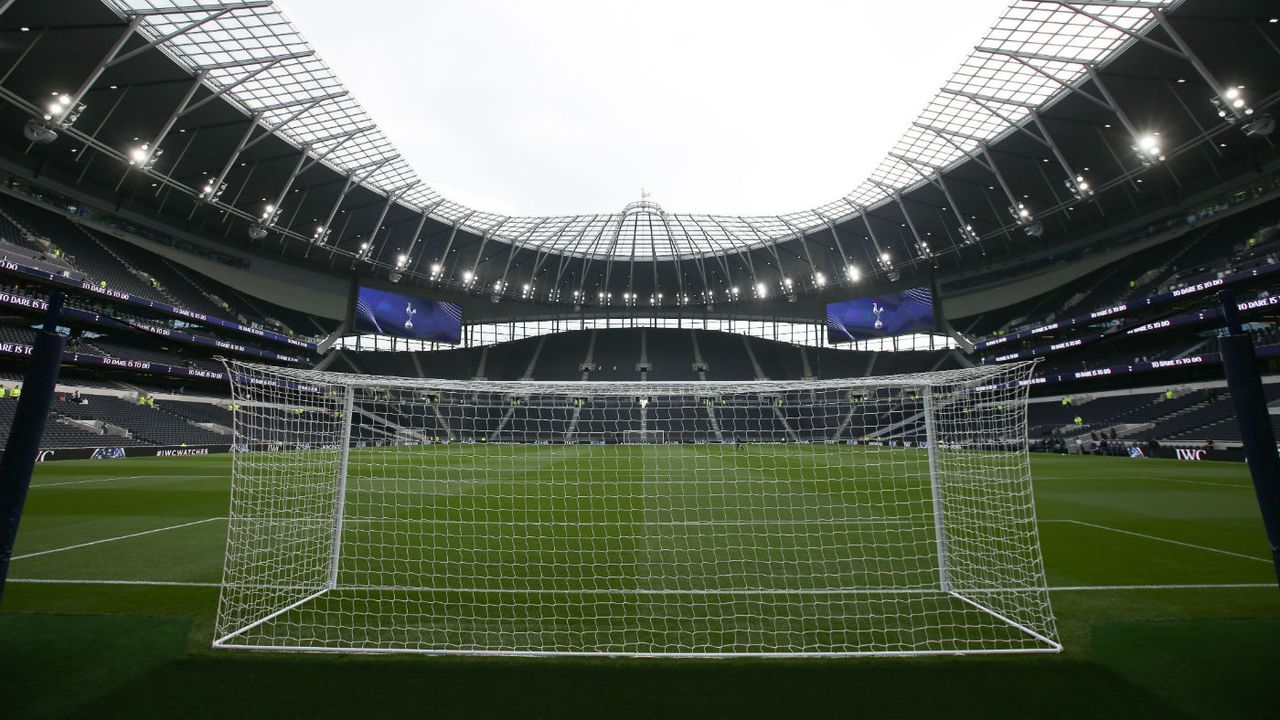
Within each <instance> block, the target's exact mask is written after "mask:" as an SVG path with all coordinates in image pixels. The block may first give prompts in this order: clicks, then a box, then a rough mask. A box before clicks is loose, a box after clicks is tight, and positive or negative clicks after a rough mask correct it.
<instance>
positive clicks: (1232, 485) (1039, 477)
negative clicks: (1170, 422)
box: [1032, 475, 1253, 490]
mask: <svg viewBox="0 0 1280 720" xmlns="http://www.w3.org/2000/svg"><path fill="white" fill-rule="evenodd" d="M1125 478H1136V479H1138V480H1159V481H1162V482H1172V483H1182V484H1185V485H1211V486H1213V487H1225V488H1234V489H1236V490H1252V489H1253V486H1252V485H1241V484H1239V483H1220V482H1210V481H1208V480H1185V479H1183V478H1168V477H1157V476H1155V475H1124V476H1120V477H1116V478H1109V479H1108V478H1081V477H1079V476H1076V475H1034V476H1033V478H1032V479H1034V480H1081V479H1088V480H1098V481H1107V482H1111V481H1123V480H1124V479H1125Z"/></svg>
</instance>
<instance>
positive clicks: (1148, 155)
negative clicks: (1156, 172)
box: [1131, 134, 1165, 167]
mask: <svg viewBox="0 0 1280 720" xmlns="http://www.w3.org/2000/svg"><path fill="white" fill-rule="evenodd" d="M1131 147H1132V149H1133V152H1134V153H1135V154H1137V156H1138V160H1140V161H1141V162H1142V165H1143V166H1144V167H1151V166H1152V165H1155V164H1156V163H1158V162H1164V160H1165V156H1164V151H1163V150H1161V149H1160V140H1159V138H1157V137H1156V136H1155V135H1154V134H1148V135H1142V136H1140V137H1138V138H1137V140H1136V142H1135V143H1134V144H1133V145H1132V146H1131Z"/></svg>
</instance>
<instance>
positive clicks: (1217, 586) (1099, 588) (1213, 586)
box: [8, 578, 1276, 594]
mask: <svg viewBox="0 0 1280 720" xmlns="http://www.w3.org/2000/svg"><path fill="white" fill-rule="evenodd" d="M8 582H11V583H23V584H27V585H111V586H116V585H118V586H121V587H130V586H139V585H140V586H158V587H196V588H216V587H220V586H221V583H216V582H192V581H182V580H93V579H72V578H9V580H8ZM1275 588H1276V584H1275V583H1170V584H1167V585H1059V586H1049V587H1044V588H1017V589H1018V590H1023V591H1026V590H1048V591H1049V592H1121V591H1143V590H1261V589H1271V590H1274V589H1275ZM338 589H339V590H341V589H342V588H341V587H339V588H338ZM352 589H360V590H404V588H390V587H388V588H378V587H372V586H366V587H361V588H352ZM427 590H428V589H426V588H424V589H423V591H424V592H425V591H427ZM431 591H433V592H508V591H505V590H492V591H488V590H459V589H446V588H440V589H434V590H431ZM520 592H526V593H529V594H534V593H536V592H537V591H520ZM545 592H547V593H550V594H565V593H566V591H562V590H548V591H545ZM617 592H620V593H626V592H628V591H625V590H619V591H617ZM673 592H674V594H679V593H680V592H681V591H673ZM725 592H726V593H728V594H731V593H732V592H733V591H725ZM801 592H803V591H801ZM815 592H830V591H815ZM848 592H850V593H851V594H856V593H858V592H864V593H869V592H874V590H863V591H858V590H851V591H848ZM894 592H904V593H907V592H919V591H913V590H903V591H894ZM929 592H933V591H932V590H931V591H929ZM988 592H989V591H988Z"/></svg>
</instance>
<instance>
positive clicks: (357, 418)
mask: <svg viewBox="0 0 1280 720" xmlns="http://www.w3.org/2000/svg"><path fill="white" fill-rule="evenodd" d="M1030 367H1031V366H1030V365H1029V364H1009V365H1001V366H999V367H985V368H971V369H965V370H956V371H946V372H937V373H927V374H915V375H901V376H889V377H874V378H860V379H847V380H822V381H796V382H768V381H761V382H736V383H714V382H689V383H672V382H646V383H606V382H598V383H593V382H531V381H521V382H499V381H457V380H429V379H416V378H414V379H411V378H395V377H373V376H367V375H353V374H341V373H328V372H316V371H309V370H298V369H289V368H280V367H271V366H262V365H252V364H245V363H238V362H231V363H229V364H228V369H229V373H230V375H231V378H232V392H233V396H234V405H233V407H234V408H235V421H234V426H235V435H236V437H235V441H236V444H237V446H238V448H239V450H240V451H239V452H237V453H236V454H235V456H234V459H233V465H232V467H233V470H232V497H231V511H230V524H229V529H228V537H227V550H226V562H225V570H224V574H223V581H222V587H221V598H220V601H219V605H218V615H217V623H216V634H215V638H216V640H215V641H214V645H215V646H217V647H227V648H254V649H273V650H286V649H287V650H311V651H338V652H342V651H352V652H423V653H471V654H525V655H532V654H608V655H678V656H721V655H791V656H824V655H859V654H885V655H888V654H926V653H978V652H1015V651H1021V652H1028V651H1050V652H1052V651H1057V650H1059V649H1060V645H1059V642H1058V635H1057V631H1056V628H1055V623H1054V618H1053V614H1052V611H1051V609H1050V605H1049V596H1048V593H1047V590H1046V588H1045V579H1044V568H1043V565H1042V561H1041V556H1040V548H1039V541H1038V536H1037V529H1036V518H1035V512H1034V504H1033V502H1032V494H1031V475H1030V469H1029V464H1028V456H1027V430H1026V400H1027V388H1026V386H1025V384H1019V382H1018V381H1019V380H1025V379H1026V378H1027V377H1028V375H1029V373H1030Z"/></svg>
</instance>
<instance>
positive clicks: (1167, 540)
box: [1040, 518, 1271, 565]
mask: <svg viewBox="0 0 1280 720" xmlns="http://www.w3.org/2000/svg"><path fill="white" fill-rule="evenodd" d="M1040 522H1042V523H1049V522H1051V523H1071V524H1072V525H1080V526H1081V527H1090V528H1095V529H1098V530H1106V531H1108V532H1113V533H1119V534H1121V535H1130V536H1132V537H1139V538H1144V539H1146V540H1155V541H1156V542H1162V543H1169V544H1170V545H1181V546H1182V547H1189V548H1194V549H1196V550H1204V551H1206V552H1211V553H1218V554H1219V555H1228V556H1230V557H1236V558H1241V559H1243V560H1253V561H1255V562H1262V563H1267V564H1268V565H1270V564H1271V560H1270V559H1268V558H1263V557H1258V556H1257V555H1248V554H1245V553H1238V552H1234V551H1231V550H1223V549H1222V548H1215V547H1209V546H1208V545H1197V544H1195V543H1189V542H1184V541H1182V540H1173V539H1171V538H1167V537H1160V536H1159V535H1148V534H1146V533H1140V532H1134V531H1133V530H1124V529H1121V528H1115V527H1111V526H1109V525H1099V524H1097V523H1091V522H1085V521H1084V520H1068V519H1056V518H1055V519H1051V520H1041V521H1040Z"/></svg>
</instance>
